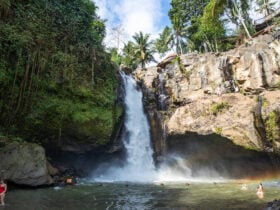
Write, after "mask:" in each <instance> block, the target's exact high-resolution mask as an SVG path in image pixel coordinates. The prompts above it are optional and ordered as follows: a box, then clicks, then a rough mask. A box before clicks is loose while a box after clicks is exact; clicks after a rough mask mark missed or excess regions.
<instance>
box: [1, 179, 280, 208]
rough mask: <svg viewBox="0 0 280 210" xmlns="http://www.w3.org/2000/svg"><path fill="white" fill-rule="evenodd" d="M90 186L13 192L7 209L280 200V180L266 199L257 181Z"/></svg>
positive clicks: (270, 185)
mask: <svg viewBox="0 0 280 210" xmlns="http://www.w3.org/2000/svg"><path fill="white" fill-rule="evenodd" d="M242 183H244V182H238V181H234V182H207V183H202V182H188V183H186V182H184V183H152V184H151V183H150V184H145V183H142V184H140V183H125V182H122V183H108V182H107V183H97V182H95V183H89V182H80V183H79V184H77V185H75V186H65V187H50V188H43V189H13V190H10V191H8V193H7V195H6V205H5V206H2V207H0V209H5V210H21V209H23V210H33V209H34V210H44V209H50V210H64V209H65V210H76V209H77V210H87V209H88V210H92V209H97V210H99V209H100V210H103V209H108V210H110V209H121V210H134V209H135V210H136V209H137V210H138V209H139V210H143V209H147V210H149V209H151V210H152V209H153V210H154V209H155V210H157V209H158V210H172V209H174V210H204V209H205V210H220V209H221V210H224V209H236V210H237V209H238V210H241V209H249V210H251V209H252V210H258V209H260V210H262V209H266V205H267V202H269V201H272V200H274V199H279V198H280V183H279V181H266V182H264V183H263V185H264V189H265V196H264V198H263V199H259V198H258V197H257V196H256V188H257V186H258V183H257V182H250V183H248V189H247V190H241V184H242Z"/></svg>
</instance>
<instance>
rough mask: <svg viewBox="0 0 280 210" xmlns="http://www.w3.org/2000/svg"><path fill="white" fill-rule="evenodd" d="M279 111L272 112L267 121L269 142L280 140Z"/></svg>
mask: <svg viewBox="0 0 280 210" xmlns="http://www.w3.org/2000/svg"><path fill="white" fill-rule="evenodd" d="M279 118H280V114H279V111H272V112H270V113H269V115H268V117H267V119H266V120H265V129H266V138H267V140H268V141H271V142H272V141H274V140H275V139H277V138H279V121H280V119H279Z"/></svg>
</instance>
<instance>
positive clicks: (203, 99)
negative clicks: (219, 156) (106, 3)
mask: <svg viewBox="0 0 280 210" xmlns="http://www.w3.org/2000/svg"><path fill="white" fill-rule="evenodd" d="M134 77H135V79H136V80H138V81H139V83H141V84H142V89H143V92H144V102H145V105H146V108H147V109H148V110H149V113H150V115H153V114H152V113H153V112H160V115H162V116H163V117H161V119H164V120H161V122H160V123H159V124H161V125H162V126H163V125H164V126H165V127H164V128H163V127H162V130H165V132H166V135H167V136H172V135H177V134H185V133H188V132H195V133H197V134H200V135H211V134H218V135H220V136H222V137H225V138H227V139H229V140H231V141H232V142H233V143H235V144H236V145H241V146H243V147H245V148H250V149H255V150H260V151H270V152H279V151H280V137H279V136H280V120H279V119H280V117H279V115H280V114H279V113H280V90H279V87H280V43H279V41H278V40H274V39H273V37H272V36H271V35H263V36H259V37H257V38H254V39H252V40H250V41H249V42H248V43H246V44H245V45H242V46H240V47H238V48H236V49H233V50H231V51H228V52H223V53H207V54H197V53H193V54H187V55H182V56H180V62H179V63H178V62H172V63H170V59H169V63H165V64H164V65H162V63H161V65H160V67H151V68H148V69H147V70H143V69H137V70H136V71H135V72H134ZM271 113H276V117H275V115H274V118H273V119H272V117H271V116H272V114H271ZM269 136H270V137H269ZM271 136H272V137H271ZM160 139H161V140H160V142H154V145H156V148H160V147H161V146H160V145H164V143H163V142H162V141H163V140H162V138H160ZM157 150H158V149H157ZM159 153H161V152H159Z"/></svg>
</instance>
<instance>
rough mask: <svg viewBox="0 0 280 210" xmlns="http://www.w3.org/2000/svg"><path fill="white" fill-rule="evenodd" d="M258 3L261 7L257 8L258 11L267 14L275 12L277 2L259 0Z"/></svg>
mask: <svg viewBox="0 0 280 210" xmlns="http://www.w3.org/2000/svg"><path fill="white" fill-rule="evenodd" d="M257 4H258V6H259V9H257V10H256V11H258V12H260V13H263V14H264V15H265V16H267V15H269V14H271V13H272V12H274V8H273V6H274V5H275V4H276V2H272V1H271V0H257Z"/></svg>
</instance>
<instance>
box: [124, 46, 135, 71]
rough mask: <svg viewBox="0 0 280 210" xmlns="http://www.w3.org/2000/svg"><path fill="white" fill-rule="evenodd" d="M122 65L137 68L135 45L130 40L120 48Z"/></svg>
mask: <svg viewBox="0 0 280 210" xmlns="http://www.w3.org/2000/svg"><path fill="white" fill-rule="evenodd" d="M122 65H123V66H124V67H126V68H129V69H135V68H137V63H136V60H135V46H134V43H133V42H131V41H129V42H128V43H127V44H125V45H124V47H123V49H122Z"/></svg>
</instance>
